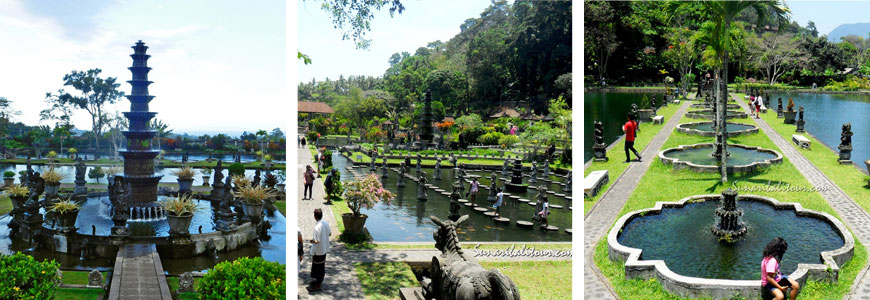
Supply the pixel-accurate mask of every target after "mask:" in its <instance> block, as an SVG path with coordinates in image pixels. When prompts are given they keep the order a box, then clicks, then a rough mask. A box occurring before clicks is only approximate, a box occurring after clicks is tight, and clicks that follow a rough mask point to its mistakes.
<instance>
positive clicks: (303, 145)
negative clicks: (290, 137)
mask: <svg viewBox="0 0 870 300" xmlns="http://www.w3.org/2000/svg"><path fill="white" fill-rule="evenodd" d="M302 148H305V137H304V136H303V137H302Z"/></svg>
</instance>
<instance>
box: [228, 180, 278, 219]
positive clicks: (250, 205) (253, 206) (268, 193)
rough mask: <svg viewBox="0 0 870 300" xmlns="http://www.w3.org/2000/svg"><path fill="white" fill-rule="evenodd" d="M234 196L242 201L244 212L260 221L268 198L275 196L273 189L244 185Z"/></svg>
mask: <svg viewBox="0 0 870 300" xmlns="http://www.w3.org/2000/svg"><path fill="white" fill-rule="evenodd" d="M234 195H235V196H236V197H238V198H241V199H242V211H244V212H245V215H246V216H248V217H251V218H255V219H259V218H260V216H262V215H263V204H264V203H265V200H266V199H267V198H271V197H274V196H275V192H273V191H272V189H270V188H268V187H265V186H262V185H259V186H251V185H250V184H248V185H243V186H241V187H240V188H239V191H238V192H235V193H234Z"/></svg>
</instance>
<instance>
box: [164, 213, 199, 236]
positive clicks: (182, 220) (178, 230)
mask: <svg viewBox="0 0 870 300" xmlns="http://www.w3.org/2000/svg"><path fill="white" fill-rule="evenodd" d="M166 219H167V221H168V222H169V234H176V235H187V234H190V232H188V229H189V228H190V221H191V220H193V214H185V215H181V216H178V215H176V214H175V213H173V212H169V213H168V214H166Z"/></svg>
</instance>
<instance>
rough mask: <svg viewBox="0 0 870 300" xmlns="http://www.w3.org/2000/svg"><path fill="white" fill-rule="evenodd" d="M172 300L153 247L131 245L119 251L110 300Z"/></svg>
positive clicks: (150, 245) (155, 249) (113, 272)
mask: <svg viewBox="0 0 870 300" xmlns="http://www.w3.org/2000/svg"><path fill="white" fill-rule="evenodd" d="M117 299H124V300H127V299H132V300H146V299H147V300H171V299H172V296H171V293H170V291H169V285H168V284H167V283H166V276H165V275H164V274H163V265H162V264H160V255H158V254H157V248H156V247H155V246H154V245H153V244H127V245H124V247H123V248H121V249H120V250H118V255H117V257H116V258H115V269H114V270H113V271H112V286H111V288H110V289H109V300H117Z"/></svg>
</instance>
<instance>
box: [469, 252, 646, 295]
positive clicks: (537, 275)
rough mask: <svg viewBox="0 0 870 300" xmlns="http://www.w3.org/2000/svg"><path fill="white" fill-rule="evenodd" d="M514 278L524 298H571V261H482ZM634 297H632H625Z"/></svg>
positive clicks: (485, 266)
mask: <svg viewBox="0 0 870 300" xmlns="http://www.w3.org/2000/svg"><path fill="white" fill-rule="evenodd" d="M480 265H481V266H483V267H484V268H487V269H492V268H496V269H498V270H499V271H501V272H502V273H504V274H505V275H507V276H508V277H510V278H511V280H513V282H514V284H516V285H517V288H518V289H519V290H520V296H521V297H522V298H523V299H524V300H536V299H542V300H543V299H547V300H549V299H571V261H570V260H565V261H523V262H482V263H480ZM625 299H632V298H625Z"/></svg>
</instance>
